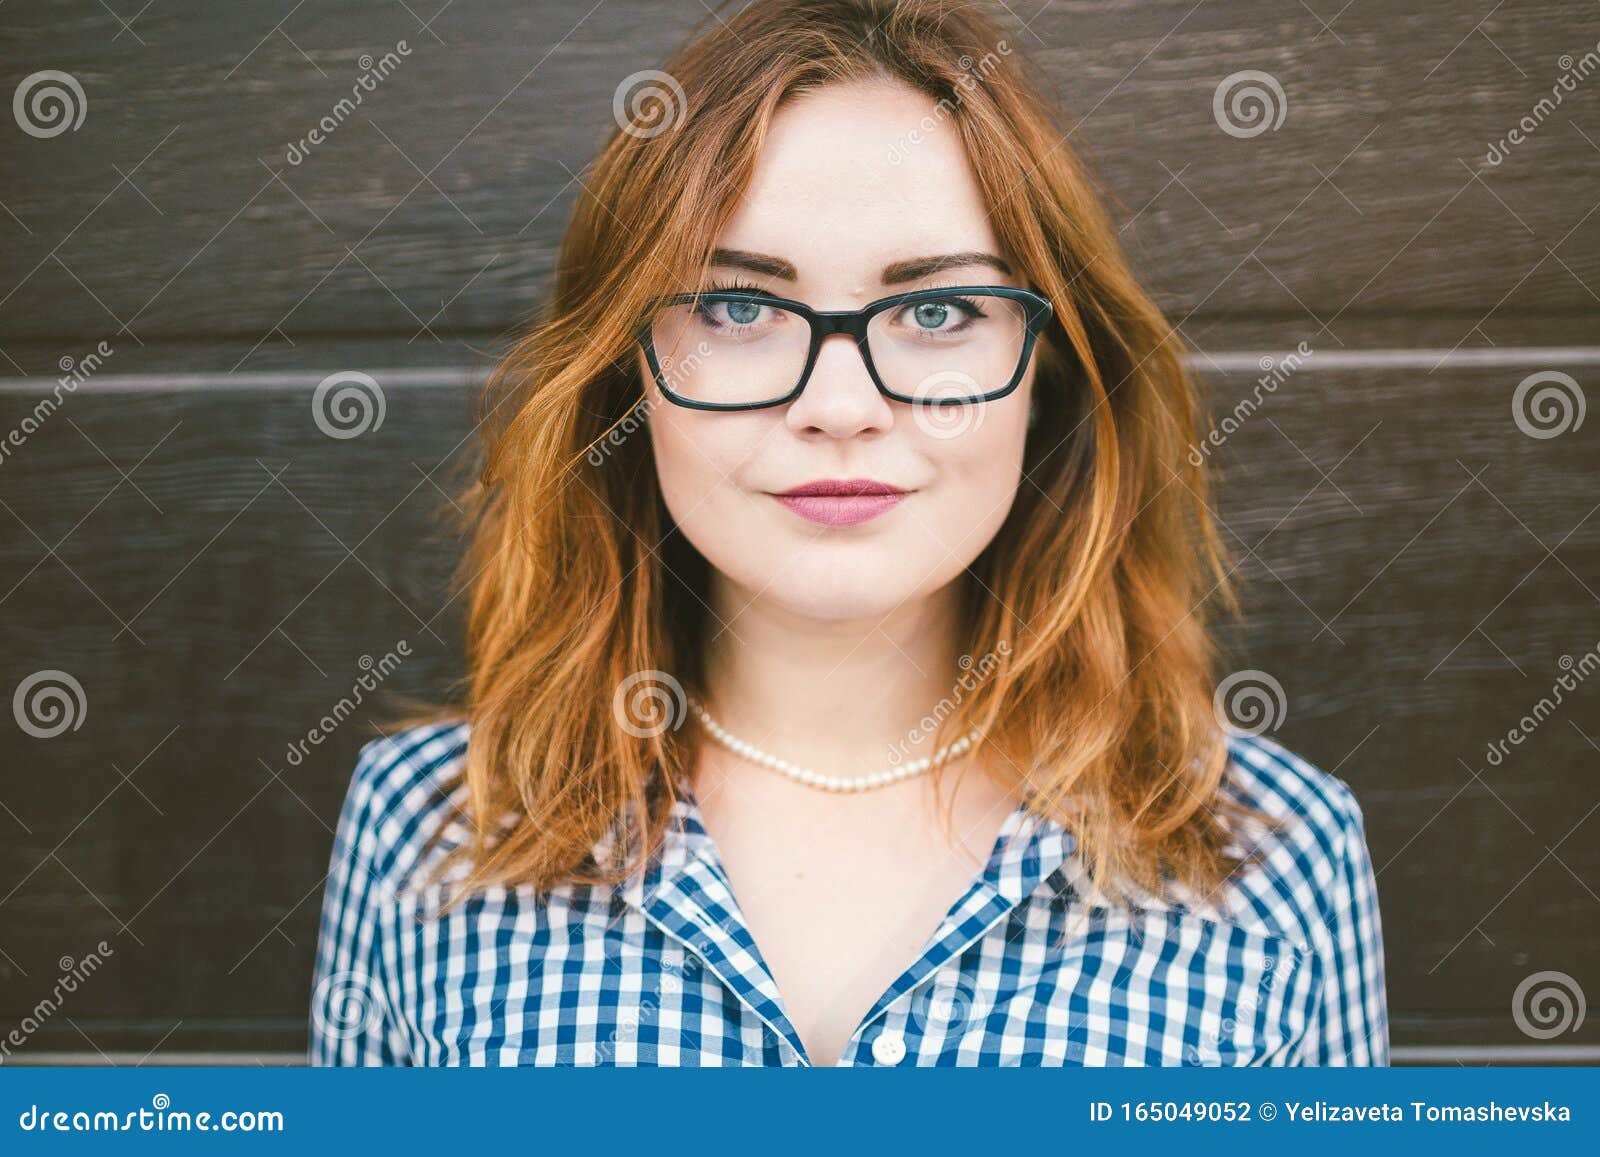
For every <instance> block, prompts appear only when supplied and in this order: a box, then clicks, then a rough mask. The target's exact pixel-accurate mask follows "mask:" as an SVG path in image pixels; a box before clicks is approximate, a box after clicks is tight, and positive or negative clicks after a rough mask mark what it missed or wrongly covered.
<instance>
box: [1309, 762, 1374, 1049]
mask: <svg viewBox="0 0 1600 1157" xmlns="http://www.w3.org/2000/svg"><path fill="white" fill-rule="evenodd" d="M1345 804H1346V815H1345V823H1344V825H1343V838H1342V841H1341V843H1340V847H1339V853H1338V855H1337V856H1336V857H1335V861H1334V876H1333V880H1332V882H1331V883H1330V885H1329V890H1328V895H1327V898H1326V903H1325V918H1326V935H1323V936H1319V937H1318V938H1317V939H1318V943H1317V945H1316V948H1317V955H1318V957H1319V958H1320V961H1321V965H1322V974H1323V988H1322V998H1321V1000H1320V1001H1319V1002H1318V1003H1317V1005H1316V1006H1315V1008H1314V1010H1313V1013H1312V1017H1311V1024H1310V1027H1309V1030H1308V1033H1307V1056H1306V1063H1308V1064H1313V1065H1387V1064H1388V1063H1389V1008H1388V998H1387V995H1386V993H1385V989H1384V962H1383V925H1382V920H1381V918H1380V916H1379V912H1378V885H1377V878H1376V875H1375V874H1374V872H1373V869H1372V857H1371V854H1370V852H1369V851H1368V850H1367V839H1366V825H1365V820H1364V817H1363V816H1362V812H1361V807H1360V805H1359V804H1358V803H1357V802H1356V800H1355V797H1354V796H1350V795H1348V794H1347V795H1346V800H1345Z"/></svg>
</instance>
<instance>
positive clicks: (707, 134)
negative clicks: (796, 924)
mask: <svg viewBox="0 0 1600 1157" xmlns="http://www.w3.org/2000/svg"><path fill="white" fill-rule="evenodd" d="M665 71H666V73H667V74H668V75H669V76H670V77H671V79H672V81H673V82H675V84H676V85H677V86H680V87H681V93H680V92H679V91H677V90H673V91H671V93H670V95H669V96H667V97H666V100H667V101H668V103H667V105H666V106H664V107H663V108H662V109H661V111H662V113H663V114H664V115H666V116H668V117H673V118H676V117H681V122H680V123H675V125H673V126H672V127H670V128H667V129H664V130H663V131H661V132H654V131H651V132H641V131H638V130H637V129H634V131H625V130H624V129H622V128H619V129H618V130H617V131H616V132H614V133H613V134H612V135H611V136H610V138H609V140H608V141H607V142H606V144H605V145H604V147H603V149H602V150H601V151H600V153H599V155H598V157H597V159H596V160H595V162H594V164H593V166H592V169H591V170H590V171H589V172H587V173H586V174H585V175H584V177H583V180H582V181H581V192H580V195H579V197H578V202H577V206H576V208H575V211H574V214H573V217H572V220H571V223H570V226H569V228H568V229H567V231H566V234H565V236H564V238H563V241H562V245H561V250H560V254H559V258H558V262H557V269H556V282H555V287H554V293H553V296H552V298H551V299H550V301H549V303H548V305H547V306H546V307H545V309H544V310H543V312H542V314H541V315H540V316H539V317H537V318H535V319H534V320H533V321H532V323H531V324H530V326H529V327H528V328H527V330H526V332H525V333H524V334H523V335H522V336H521V337H520V338H519V339H518V340H517V341H516V343H515V345H514V346H513V347H512V348H511V349H510V350H509V352H508V353H507V354H506V355H505V357H504V358H503V359H501V360H500V361H499V363H498V364H497V365H496V366H495V368H494V370H493V373H492V374H491V376H490V378H489V381H488V383H487V390H486V395H485V406H486V413H485V414H484V415H483V416H482V421H481V427H482V432H483V437H484V441H485V449H486V455H485V458H484V460H483V464H482V470H481V474H480V476H479V477H478V479H477V481H476V482H475V484H474V485H473V486H472V488H471V491H470V493H469V494H468V496H467V497H468V508H469V510H470V512H471V518H472V523H471V528H472V529H471V545H470V549H469V551H468V554H467V556H466V558H465V559H464V562H463V568H462V572H461V581H462V582H464V583H465V584H466V586H467V588H468V589H469V590H470V613H469V623H468V674H467V679H466V681H465V686H466V694H465V702H464V703H463V704H462V705H461V706H460V707H458V708H453V709H447V710H444V711H441V712H440V716H442V717H452V716H455V717H464V718H466V719H467V720H468V721H469V722H470V724H471V728H470V741H469V743H468V753H467V758H466V766H465V771H464V775H465V779H466V782H467V784H468V789H469V795H468V799H469V807H468V812H469V815H470V817H471V821H470V822H471V826H472V828H473V830H474V832H475V836H474V839H473V841H472V842H471V846H470V847H463V848H459V849H457V851H458V853H459V854H460V855H463V856H465V857H466V858H467V859H468V860H469V861H470V865H471V870H470V874H469V876H468V877H467V879H466V885H467V888H468V889H470V888H471V887H473V886H477V885H486V884H491V883H515V884H531V885H533V886H534V887H535V888H537V889H546V888H549V887H552V886H555V885H557V884H560V883H563V882H579V883H615V882H616V881H618V880H619V879H621V878H622V877H623V876H624V875H625V874H627V873H628V872H629V871H631V870H633V868H634V867H635V866H636V865H637V862H638V860H639V858H641V857H644V856H647V855H649V854H651V853H652V852H653V851H654V850H655V848H656V847H657V845H658V842H659V839H660V836H661V832H662V830H663V828H664V824H665V822H666V819H667V813H668V809H669V808H670V806H671V804H672V802H673V798H674V785H675V784H676V782H677V779H678V776H679V774H680V773H682V772H684V771H685V770H687V769H692V768H693V767H694V760H695V754H696V744H697V743H698V742H699V739H698V733H697V729H696V728H694V727H677V728H670V727H669V728H663V729H659V731H658V732H657V733H655V734H647V735H644V736H640V735H636V734H634V733H632V732H630V731H629V730H627V729H624V728H623V727H621V726H619V723H618V719H617V717H616V715H615V714H614V710H613V701H614V695H615V694H616V692H617V689H618V688H619V686H621V685H622V684H623V683H624V681H625V680H627V679H628V678H629V676H631V675H635V674H636V673H639V672H646V671H661V672H670V673H671V674H672V676H673V677H674V678H676V679H677V680H679V681H680V682H681V683H682V684H683V685H684V686H686V687H690V688H695V687H699V686H701V678H700V677H701V674H702V672H701V669H700V656H701V653H702V645H701V637H702V634H701V633H702V630H703V628H704V623H703V622H702V618H701V607H702V605H703V601H704V599H705V591H704V586H705V582H706V577H707V564H706V562H705V560H704V559H703V558H702V557H701V556H699V554H698V553H697V552H696V551H694V549H693V548H692V547H691V546H689V545H688V544H687V543H686V542H685V541H684V540H683V537H682V536H681V535H679V534H676V533H675V532H674V527H673V524H672V521H671V519H670V517H669V515H668V513H667V511H666V508H665V506H664V504H663V501H662V498H661V495H660V491H659V488H658V486H657V484H656V478H655V464H654V462H653V460H652V456H651V447H650V440H649V438H648V437H646V436H644V435H642V434H640V435H639V436H621V434H619V432H624V433H625V432H626V431H628V430H630V429H631V428H632V423H633V422H634V421H636V419H637V418H638V410H639V407H640V406H641V405H643V404H645V400H646V398H647V395H646V393H645V391H644V384H643V382H642V381H641V378H640V375H639V372H638V367H637V358H636V355H635V348H636V347H635V345H634V334H635V329H636V319H637V318H638V317H639V316H641V311H642V309H643V307H644V306H645V304H646V303H647V302H648V301H649V300H650V299H651V298H653V297H656V296H658V295H661V294H665V293H673V292H681V291H682V290H683V288H684V287H685V286H693V285H698V284H703V281H702V278H703V277H704V275H705V274H706V272H707V270H708V267H709V258H710V252H711V249H712V248H713V247H714V244H715V241H716V238H717V235H718V233H719V231H720V230H721V228H722V227H723V225H724V223H725V222H726V221H727V220H728V219H729V217H730V216H731V215H732V211H733V208H734V205H735V202H736V199H737V198H738V196H739V194H740V192H741V191H742V190H743V189H744V188H745V187H746V185H747V184H748V182H749V180H750V177H751V174H752V170H753V168H754V165H755V163H756V159H757V156H758V154H759V153H760V151H761V147H762V142H763V140H764V139H765V138H766V135H767V131H768V127H769V125H770V124H771V122H772V119H773V116H774V114H775V113H776V112H777V111H778V109H779V108H781V107H782V106H783V105H784V103H785V102H786V101H788V100H790V99H792V98H794V97H795V96H797V95H799V94H801V93H804V92H806V91H808V90H813V89H816V88H818V87H820V86H823V85H830V84H836V83H840V82H845V81H854V80H873V79H878V80H881V79H883V78H893V79H895V80H898V81H900V82H903V83H904V84H907V85H910V86H912V87H913V88H915V89H916V90H918V91H919V92H922V93H925V94H927V96H928V97H929V98H931V99H932V100H933V101H935V102H936V105H937V108H938V109H939V110H940V114H941V115H944V116H948V118H949V120H950V122H951V123H952V124H953V125H954V126H955V128H956V130H957V131H958V132H959V133H960V136H961V139H962V140H963V141H964V143H965V147H966V150H967V152H968V154H969V156H970V158H971V162H972V166H973V169H974V172H975V174H976V177H977V180H978V182H979V185H980V188H981V190H982V193H983V195H984V197H985V200H986V203H987V205H988V207H989V209H990V212H991V217H992V222H993V227H994V229H995V231H996V234H997V236H998V238H999V239H1000V241H1001V244H1002V245H1003V246H1004V249H1005V252H1006V253H1007V254H1008V255H1010V257H1011V258H1013V259H1014V261H1015V263H1016V267H1017V270H1018V272H1019V275H1020V276H1023V277H1026V278H1027V279H1028V280H1027V283H1028V284H1031V285H1034V286H1037V287H1038V288H1039V289H1040V291H1041V292H1042V293H1044V294H1045V296H1046V297H1048V298H1049V300H1050V301H1051V302H1052V303H1053V305H1054V307H1055V315H1054V319H1053V320H1052V321H1051V323H1050V328H1049V330H1048V331H1047V333H1046V334H1045V335H1044V338H1043V340H1042V342H1041V344H1040V346H1039V348H1038V353H1037V357H1038V371H1037V375H1036V378H1035V385H1034V391H1035V397H1036V398H1037V402H1038V405H1039V419H1038V421H1037V423H1036V425H1035V426H1034V427H1033V428H1032V429H1031V430H1030V432H1029V436H1028V438H1029V440H1028V445H1027V448H1026V454H1025V459H1024V470H1025V471H1026V474H1027V478H1028V483H1027V484H1025V485H1023V486H1022V487H1021V488H1020V492H1019V493H1018V495H1017V498H1016V501H1015V503H1014V505H1013V507H1012V509H1011V512H1010V515H1009V517H1008V519H1007V521H1006V522H1005V524H1004V525H1003V527H1002V528H1001V530H1000V531H999V533H998V534H997V536H996V538H995V539H994V541H993V542H992V543H991V544H990V545H989V546H988V547H987V548H986V549H985V550H984V551H983V553H982V554H981V555H980V556H979V557H978V558H977V560H976V561H975V562H974V563H973V564H972V566H971V567H970V568H969V571H968V574H967V576H966V577H965V580H964V581H966V582H967V584H968V587H969V588H970V598H969V599H968V606H969V607H970V613H969V614H968V616H967V619H966V622H965V623H964V624H963V629H964V630H966V631H967V632H968V638H967V639H966V640H964V642H965V650H966V652H967V653H968V654H971V655H987V654H989V653H991V652H995V651H996V650H997V649H999V650H1001V651H1002V652H1003V653H1005V655H1006V658H1005V661H1004V662H1002V663H1000V664H998V665H997V667H996V669H995V670H994V671H993V672H992V673H990V674H989V676H988V677H987V678H986V679H985V680H984V681H983V682H982V683H981V685H980V686H979V687H977V688H976V689H975V690H974V691H973V692H972V693H971V694H970V695H965V696H963V697H962V699H961V702H960V703H959V704H958V705H956V707H955V708H954V710H953V711H952V712H950V713H949V714H948V715H946V716H945V717H944V718H943V720H942V721H941V722H940V725H939V730H938V732H937V733H936V734H935V735H934V736H933V739H934V742H935V743H936V744H940V745H942V744H944V743H947V742H949V741H951V740H952V739H953V738H954V737H955V736H958V735H961V734H964V733H965V732H966V731H968V730H970V729H971V728H973V727H975V726H976V727H981V728H983V729H984V732H985V738H984V740H983V741H982V743H980V745H979V746H978V747H977V748H975V749H974V755H981V754H982V753H983V752H984V751H985V750H986V749H990V745H992V752H993V754H994V755H995V756H996V757H997V758H996V759H995V761H994V762H996V763H999V764H1003V765H1005V766H1008V767H1012V768H1016V769H1018V771H1019V775H1020V774H1021V773H1022V769H1026V774H1027V777H1028V781H1029V784H1030V786H1031V789H1032V804H1031V806H1032V807H1034V808H1035V809H1036V810H1039V811H1041V812H1044V813H1048V814H1052V815H1055V816H1056V817H1057V818H1060V819H1062V820H1063V822H1068V823H1070V826H1071V828H1072V830H1073V831H1074V833H1075V835H1076V836H1077V838H1078V841H1079V848H1080V854H1081V855H1082V856H1083V858H1084V860H1085V861H1086V865H1087V867H1088V868H1089V870H1090V872H1091V874H1092V876H1093V877H1094V878H1095V879H1096V881H1097V882H1099V883H1100V884H1101V885H1104V886H1106V888H1107V891H1108V893H1109V894H1115V893H1116V892H1118V891H1119V890H1120V888H1121V886H1122V885H1123V884H1129V885H1138V886H1141V887H1144V888H1157V887H1160V886H1162V884H1163V882H1167V883H1170V882H1172V881H1174V880H1176V881H1179V882H1181V883H1183V884H1185V885H1188V886H1190V887H1194V888H1197V889H1199V890H1201V891H1205V892H1210V891H1211V890H1213V889H1214V888H1215V887H1216V886H1217V885H1218V884H1219V883H1220V882H1221V881H1222V880H1223V879H1225V878H1226V876H1227V874H1228V873H1229V872H1230V870H1231V869H1232V867H1233V865H1234V864H1235V863H1236V862H1237V855H1236V852H1235V851H1234V850H1233V849H1232V847H1231V846H1230V840H1229V835H1228V830H1227V825H1226V824H1225V823H1224V822H1223V819H1222V816H1223V815H1224V814H1226V813H1227V812H1228V811H1229V810H1230V805H1229V804H1228V802H1227V801H1226V799H1225V798H1224V795H1223V794H1222V793H1221V792H1219V786H1220V784H1221V781H1222V778H1223V775H1224V770H1225V766H1226V761H1227V753H1226V743H1225V736H1224V733H1223V732H1222V730H1221V729H1220V727H1219V724H1218V720H1217V719H1216V717H1215V715H1214V711H1213V706H1212V701H1213V700H1212V697H1213V692H1214V680H1213V673H1212V667H1213V664H1214V662H1215V647H1214V644H1213V642H1212V639H1211V634H1210V631H1209V629H1208V626H1207V619H1208V614H1207V612H1208V608H1209V607H1210V604H1212V603H1213V602H1214V601H1215V602H1219V603H1220V604H1221V605H1222V606H1224V607H1225V608H1226V609H1228V610H1230V611H1236V610H1237V604H1236V602H1235V596H1234V593H1233V591H1232V589H1231V587H1230V584H1229V581H1228V580H1229V575H1230V574H1231V569H1230V567H1229V565H1228V562H1229V560H1228V559H1227V557H1226V556H1225V552H1224V550H1223V547H1222V545H1221V542H1220V538H1219V535H1218V534H1217V531H1216V527H1215V526H1214V525H1213V519H1212V517H1211V514H1210V510H1209V501H1210V500H1209V496H1208V480H1207V476H1206V474H1205V472H1204V468H1203V467H1202V466H1196V465H1194V464H1193V463H1192V462H1190V460H1189V457H1188V455H1187V454H1186V447H1188V446H1189V445H1190V444H1191V443H1192V442H1193V441H1194V440H1195V430H1196V427H1197V423H1198V421H1199V418H1200V413H1199V409H1200V407H1199V400H1198V397H1197V391H1196V388H1195V385H1194V383H1193V382H1192V381H1191V378H1190V376H1189V374H1188V371H1187V369H1186V366H1185V357H1184V351H1183V349H1182V348H1181V346H1180V341H1179V339H1178V336H1177V334H1176V333H1175V331H1174V330H1173V329H1172V328H1171V327H1169V326H1168V325H1167V323H1166V322H1165V320H1164V319H1163V318H1162V316H1161V314H1160V312H1159V311H1158V310H1157V308H1156V307H1155V305H1154V304H1153V303H1152V301H1151V300H1150V299H1149V297H1148V296H1147V295H1146V294H1145V293H1144V292H1143V291H1142V290H1141V288H1140V287H1139V286H1138V285H1137V284H1136V282H1135V280H1134V277H1133V275H1132V273H1131V271H1130V269H1129V267H1128V264H1127V261H1126V259H1125V257H1124V256H1123V254H1122V253H1121V251H1120V249H1119V246H1118V243H1117V235H1116V232H1115V230H1114V229H1113V227H1112V225H1111V224H1110V221H1109V219H1108V216H1107V214H1106V212H1105V210H1104V208H1103V207H1102V205H1101V203H1100V201H1099V199H1098V197H1097V195H1096V192H1095V190H1094V188H1093V186H1092V184H1091V181H1090V179H1089V177H1088V176H1087V174H1086V172H1085V171H1084V169H1083V167H1082V165H1081V164H1080V162H1079V161H1078V159H1077V158H1076V157H1075V156H1074V154H1073V151H1072V149H1071V147H1070V146H1069V145H1068V144H1067V140H1066V131H1065V128H1064V126H1062V125H1061V124H1059V123H1057V121H1056V118H1055V115H1054V114H1053V113H1052V110H1051V108H1050V106H1049V104H1048V103H1047V102H1046V101H1045V100H1044V99H1042V98H1041V96H1040V95H1039V94H1040V93H1041V92H1042V91H1045V88H1046V86H1045V85H1044V84H1043V83H1041V82H1040V81H1039V80H1038V79H1037V78H1035V77H1033V76H1031V75H1030V71H1031V66H1029V65H1027V64H1025V62H1024V61H1023V58H1022V57H1021V56H1020V54H1018V53H1017V52H1016V51H1015V50H1014V49H1013V47H1012V46H1011V45H1010V44H1009V43H1008V42H1007V41H1006V39H1005V36H1004V33H1003V31H1002V29H1001V27H1000V26H999V24H998V23H997V21H996V20H995V19H994V18H992V17H991V16H990V14H989V13H988V12H987V11H985V9H984V8H983V7H980V6H978V5H976V4H961V3H951V2H949V0H784V2H779V0H756V2H755V3H752V4H750V5H749V6H748V7H746V8H744V9H743V10H742V11H740V12H738V13H737V14H736V15H733V16H730V17H728V18H727V19H726V20H723V19H722V18H720V17H719V18H717V19H716V21H715V22H713V23H712V24H711V25H710V26H709V27H708V28H707V30H706V31H704V32H703V34H701V35H699V36H698V37H697V38H696V39H694V40H693V41H692V42H691V43H689V44H688V45H687V46H686V47H685V48H683V49H682V50H681V51H680V52H679V53H678V54H677V55H676V56H675V57H674V58H673V59H672V60H671V61H670V62H668V63H667V64H666V66H665ZM663 91H665V90H663ZM1002 644H1004V646H1002ZM662 770H665V771H667V772H668V773H669V774H666V775H661V774H657V772H659V771H662ZM623 815H629V816H637V817H642V820H643V822H641V823H637V824H629V825H623V829H624V830H623V831H622V832H621V836H622V839H621V842H620V843H615V844H613V845H612V846H613V847H614V848H616V850H617V851H618V852H619V853H620V855H619V856H617V857H616V858H615V859H614V860H613V858H612V857H609V856H606V857H601V858H600V860H597V859H596V858H595V857H593V856H592V855H591V850H592V848H593V847H594V846H595V844H596V842H597V841H600V840H602V839H603V838H605V837H607V836H608V835H610V834H614V833H615V832H616V830H617V829H616V827H614V825H615V824H616V821H617V820H618V818H619V817H620V816H623Z"/></svg>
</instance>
